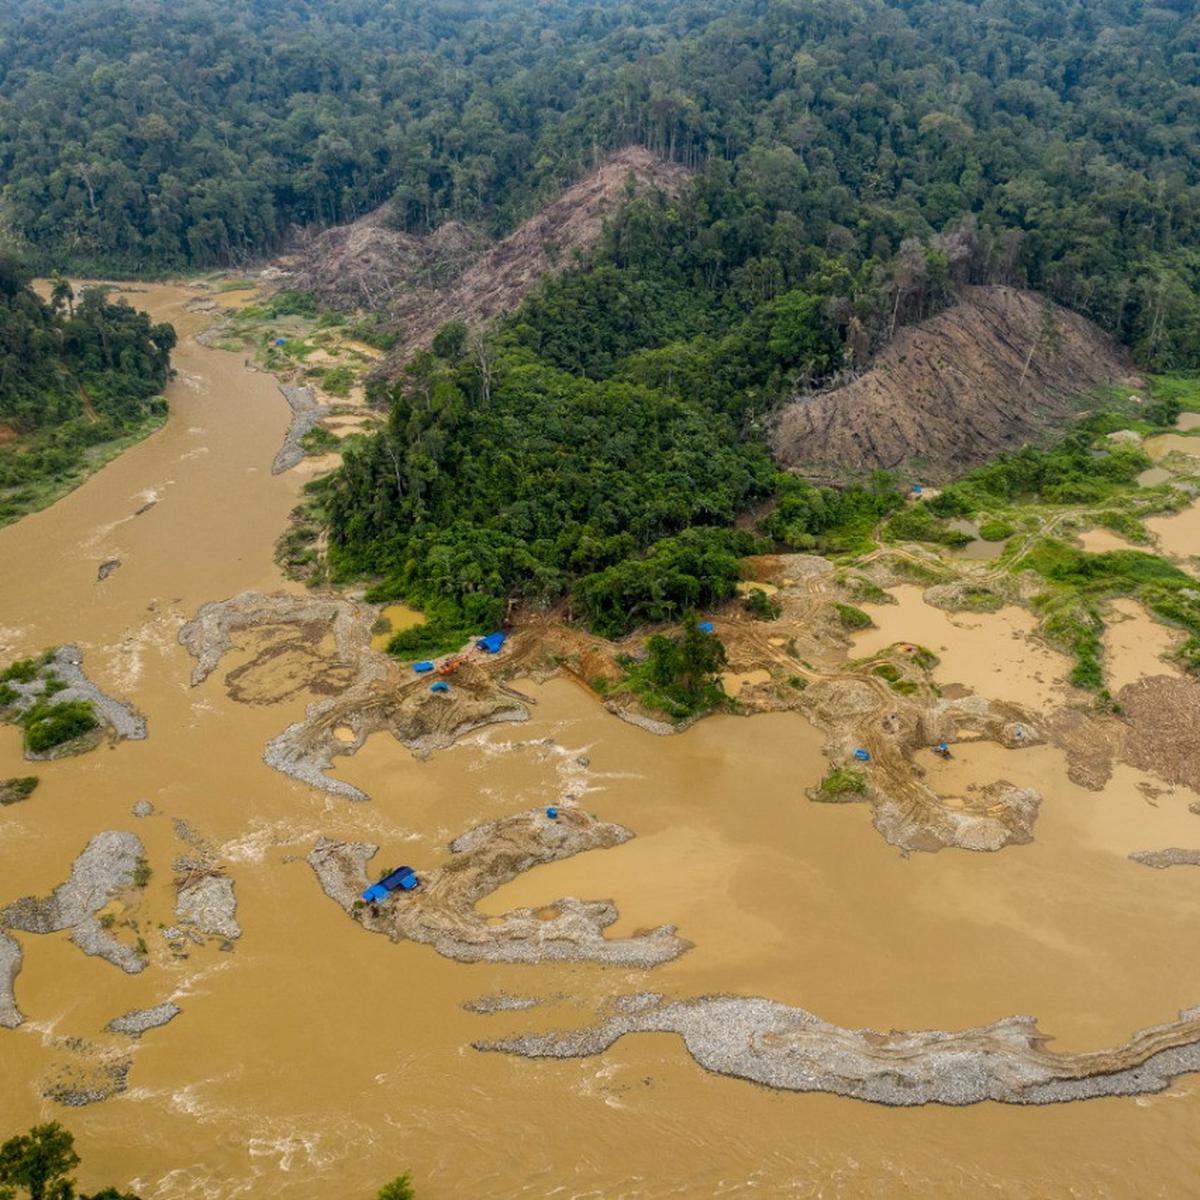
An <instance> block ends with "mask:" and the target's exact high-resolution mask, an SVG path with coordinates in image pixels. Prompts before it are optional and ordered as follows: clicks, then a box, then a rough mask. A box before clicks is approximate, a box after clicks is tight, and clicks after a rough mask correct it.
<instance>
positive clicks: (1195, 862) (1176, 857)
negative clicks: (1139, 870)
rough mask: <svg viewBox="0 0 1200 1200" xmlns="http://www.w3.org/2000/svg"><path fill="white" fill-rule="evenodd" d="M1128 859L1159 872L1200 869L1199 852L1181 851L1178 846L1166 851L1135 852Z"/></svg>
mask: <svg viewBox="0 0 1200 1200" xmlns="http://www.w3.org/2000/svg"><path fill="white" fill-rule="evenodd" d="M1129 857H1130V858H1131V859H1133V861H1134V862H1136V863H1141V864H1142V866H1144V867H1154V868H1156V869H1157V870H1160V871H1161V870H1163V869H1165V868H1166V867H1200V850H1183V849H1180V847H1178V846H1170V847H1168V848H1167V849H1166V850H1135V851H1134V852H1133V853H1132V854H1131V855H1130V856H1129Z"/></svg>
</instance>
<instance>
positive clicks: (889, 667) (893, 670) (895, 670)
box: [871, 663, 901, 683]
mask: <svg viewBox="0 0 1200 1200" xmlns="http://www.w3.org/2000/svg"><path fill="white" fill-rule="evenodd" d="M871 674H872V675H878V676H879V678H880V679H886V680H887V681H888V683H895V682H896V680H898V679H900V678H901V674H900V668H899V667H897V666H895V665H894V664H893V663H880V664H879V666H877V667H872V668H871Z"/></svg>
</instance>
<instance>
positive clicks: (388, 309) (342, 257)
mask: <svg viewBox="0 0 1200 1200" xmlns="http://www.w3.org/2000/svg"><path fill="white" fill-rule="evenodd" d="M687 177H688V172H687V171H686V170H685V169H684V168H683V167H681V166H679V164H677V163H670V162H667V161H666V160H664V159H662V158H659V157H658V156H657V155H654V154H651V153H650V151H648V150H645V149H642V148H641V147H632V148H630V149H628V150H624V151H622V152H621V153H619V154H615V155H613V156H612V157H611V158H609V159H608V160H607V161H605V162H604V163H603V164H602V165H601V166H600V167H598V168H597V169H596V170H595V171H592V172H591V173H590V174H588V175H586V176H584V178H583V179H581V180H579V182H577V183H575V184H574V185H572V186H571V187H569V188H567V189H566V190H565V191H564V192H563V193H562V194H561V195H560V196H559V197H558V198H557V199H556V200H554V201H553V202H552V203H550V204H549V205H547V206H546V207H545V208H544V209H542V210H541V211H540V212H539V213H537V215H536V216H533V217H531V218H530V219H529V220H528V221H525V222H524V223H523V224H522V225H520V226H519V227H518V228H517V229H516V230H514V231H513V232H512V233H511V234H509V235H508V236H507V237H506V238H503V239H501V240H500V241H498V242H495V243H488V241H487V240H486V239H485V238H483V237H482V236H481V235H480V234H479V233H478V232H475V231H473V230H471V229H468V228H467V227H466V226H464V225H462V224H461V223H459V222H457V221H450V222H447V223H446V224H444V225H442V226H440V227H439V228H438V229H437V230H435V231H434V232H433V233H431V234H429V235H427V236H425V237H417V236H414V235H412V234H408V233H403V232H400V231H398V230H396V229H394V228H392V227H390V226H389V223H388V221H387V216H386V213H384V212H382V211H380V212H376V213H372V214H371V215H370V216H367V217H364V218H362V219H361V220H359V221H355V222H354V223H353V224H350V225H345V226H340V227H338V228H335V229H329V230H326V231H324V232H323V233H321V234H319V235H318V236H317V237H315V238H313V239H312V240H311V241H310V242H308V244H307V245H306V246H304V247H303V249H302V250H301V252H300V254H299V255H298V257H297V261H296V265H295V272H296V276H295V285H296V286H297V287H299V288H301V289H303V290H304V291H308V292H312V293H313V295H315V296H316V297H317V298H318V300H320V301H321V303H322V304H325V305H327V306H328V307H330V308H334V309H340V310H343V311H346V310H356V309H365V310H368V311H372V312H376V313H381V314H383V315H385V316H386V317H387V318H388V320H389V321H390V322H394V323H395V325H396V326H397V328H398V329H399V331H400V338H401V340H400V345H401V354H403V353H404V352H405V351H407V350H411V349H415V348H416V347H419V346H425V345H427V344H428V343H429V341H430V340H431V339H432V337H433V335H434V333H435V332H436V331H437V329H438V328H439V326H441V325H443V324H445V322H447V321H452V320H458V321H464V322H466V323H467V324H468V325H472V326H475V325H479V324H480V323H482V322H485V321H488V320H490V319H491V318H493V317H496V316H499V315H500V314H501V313H505V312H509V311H511V310H512V309H514V308H515V307H516V306H517V305H518V304H519V303H520V301H521V299H522V298H523V297H524V296H525V295H526V294H527V293H528V292H529V291H530V290H531V289H532V288H533V287H534V286H535V285H536V284H537V283H538V281H539V280H540V279H542V278H543V276H545V275H546V274H547V273H549V272H551V271H553V270H554V269H555V267H556V266H560V265H566V264H567V263H569V262H571V261H572V258H573V256H574V254H575V252H577V251H579V252H585V251H588V250H590V249H591V248H592V247H593V246H594V245H595V244H596V242H597V239H598V238H599V236H600V232H601V228H602V225H603V222H604V220H605V218H606V217H610V216H612V215H613V214H614V213H615V211H616V209H617V208H618V206H619V205H620V204H621V203H622V201H624V200H625V199H627V198H628V197H629V196H630V195H631V194H632V193H635V192H637V191H644V190H647V189H655V188H661V189H663V190H664V191H667V192H672V193H673V192H676V191H678V190H679V188H681V187H682V186H683V183H684V181H685V180H686V179H687Z"/></svg>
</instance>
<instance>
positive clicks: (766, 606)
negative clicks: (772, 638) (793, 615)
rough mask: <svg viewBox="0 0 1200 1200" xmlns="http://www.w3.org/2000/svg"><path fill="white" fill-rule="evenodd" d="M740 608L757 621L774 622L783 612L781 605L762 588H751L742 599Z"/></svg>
mask: <svg viewBox="0 0 1200 1200" xmlns="http://www.w3.org/2000/svg"><path fill="white" fill-rule="evenodd" d="M742 607H743V608H744V609H745V610H746V611H747V612H748V613H749V614H750V615H751V616H752V617H755V618H757V619H758V620H759V621H774V620H776V619H777V618H778V617H779V614H780V613H781V612H783V605H782V604H780V603H779V601H778V600H776V599H775V598H774V597H773V596H768V595H767V593H766V592H764V591H763V589H762V588H751V589H750V590H749V591H748V592H747V593H746V594H745V596H744V597H742Z"/></svg>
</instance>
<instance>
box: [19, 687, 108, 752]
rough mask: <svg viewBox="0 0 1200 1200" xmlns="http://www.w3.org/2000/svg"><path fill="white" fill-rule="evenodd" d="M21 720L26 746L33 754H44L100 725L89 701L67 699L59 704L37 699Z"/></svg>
mask: <svg viewBox="0 0 1200 1200" xmlns="http://www.w3.org/2000/svg"><path fill="white" fill-rule="evenodd" d="M21 723H22V724H23V725H24V726H25V749H26V750H28V751H29V752H30V753H32V754H43V753H45V751H47V750H52V749H53V748H54V747H55V746H61V745H63V743H65V742H70V741H73V740H74V739H75V738H77V737H82V736H83V735H84V734H85V733H90V732H91V731H92V730H93V729H95V728H96V727H97V726H98V725H99V721H97V719H96V710H95V708H94V706H93V705H92V702H91V701H90V700H67V701H65V702H63V703H62V704H46V703H45V702H43V701H38V702H37V703H36V704H34V705H32V706H31V707H30V708H29V709H28V710H27V711H26V712H25V715H24V716H23V717H22V718H21Z"/></svg>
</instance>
